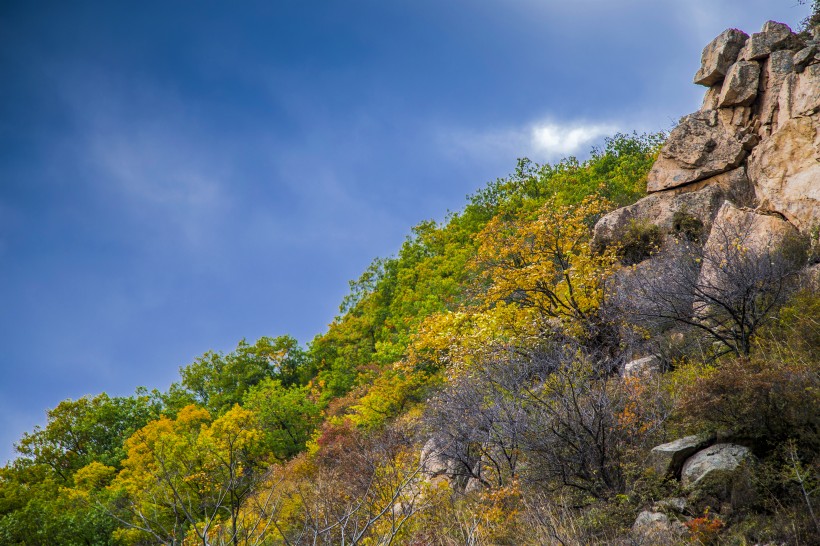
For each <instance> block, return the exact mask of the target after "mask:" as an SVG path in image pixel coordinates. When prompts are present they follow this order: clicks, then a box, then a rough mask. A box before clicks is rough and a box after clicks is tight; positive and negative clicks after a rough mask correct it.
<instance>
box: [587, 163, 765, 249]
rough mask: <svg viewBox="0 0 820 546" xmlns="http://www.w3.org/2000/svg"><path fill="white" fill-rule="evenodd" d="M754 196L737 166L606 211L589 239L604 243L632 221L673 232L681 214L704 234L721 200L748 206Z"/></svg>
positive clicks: (613, 239)
mask: <svg viewBox="0 0 820 546" xmlns="http://www.w3.org/2000/svg"><path fill="white" fill-rule="evenodd" d="M754 198H755V193H754V188H753V187H752V185H751V182H750V181H749V178H748V177H747V176H746V170H745V169H744V168H742V167H741V168H738V169H734V170H732V171H729V172H726V173H722V174H719V175H717V176H714V177H712V178H709V179H707V180H702V181H700V182H697V183H694V184H689V185H687V186H683V187H678V188H673V189H670V190H666V191H662V192H656V193H652V194H650V195H648V196H646V197H644V198H643V199H641V200H639V201H637V202H636V203H634V204H632V205H629V206H627V207H622V208H619V209H616V210H614V211H612V212H610V213H609V214H607V215H605V216H603V217H601V219H600V220H598V222H597V223H596V224H595V231H594V236H593V242H594V244H595V245H597V246H606V245H607V244H609V243H610V242H612V241H617V240H619V239H620V238H621V237H622V236H623V235H624V233H626V230H627V229H628V228H629V226H630V223H631V222H633V221H641V222H646V223H649V224H654V225H656V226H658V227H660V228H661V229H662V230H663V231H665V232H675V231H678V230H680V229H681V228H682V226H681V225H680V219H681V218H682V216H683V215H685V216H686V217H688V218H689V219H690V220H693V221H694V222H695V223H697V224H699V225H700V229H701V230H702V232H703V233H704V234H707V233H709V229H711V226H712V222H713V220H714V218H715V215H716V214H717V212H718V210H719V209H720V207H721V205H723V202H724V201H727V200H729V201H731V202H733V203H735V204H737V205H740V206H750V205H752V204H753V202H754Z"/></svg>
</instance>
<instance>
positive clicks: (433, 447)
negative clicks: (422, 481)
mask: <svg viewBox="0 0 820 546" xmlns="http://www.w3.org/2000/svg"><path fill="white" fill-rule="evenodd" d="M421 465H422V469H423V471H424V472H425V473H426V474H427V475H428V476H429V477H431V478H434V477H436V476H440V475H442V474H446V473H447V472H448V470H449V466H450V465H449V460H448V459H447V457H445V456H444V455H443V454H442V452H441V449H440V448H439V447H438V445H437V444H436V441H435V440H433V439H432V438H431V439H430V440H427V443H425V444H424V447H423V448H422V449H421Z"/></svg>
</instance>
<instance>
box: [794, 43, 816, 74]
mask: <svg viewBox="0 0 820 546" xmlns="http://www.w3.org/2000/svg"><path fill="white" fill-rule="evenodd" d="M816 53H817V46H816V45H814V44H809V45H808V46H806V47H804V48H803V49H801V50H800V51H798V52H797V53H795V54H794V56H793V57H792V63H793V64H794V69H795V71H797V72H803V70H804V69H805V68H806V66H808V65H809V64H811V63H813V62H814V60H815V58H814V55H815V54H816Z"/></svg>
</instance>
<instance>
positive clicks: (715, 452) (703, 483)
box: [681, 444, 756, 507]
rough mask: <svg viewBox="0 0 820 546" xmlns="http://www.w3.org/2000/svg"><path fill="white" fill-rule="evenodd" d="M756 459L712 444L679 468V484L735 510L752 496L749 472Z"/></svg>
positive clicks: (739, 449) (741, 450) (730, 446)
mask: <svg viewBox="0 0 820 546" xmlns="http://www.w3.org/2000/svg"><path fill="white" fill-rule="evenodd" d="M755 461H756V459H755V456H754V455H753V454H752V452H751V451H750V450H749V448H747V447H744V446H741V445H737V444H715V445H713V446H711V447H707V448H706V449H704V450H702V451H698V452H697V453H695V454H694V455H693V456H692V457H690V458H689V459H688V460H687V461H686V463H685V464H684V465H683V470H682V471H681V483H682V484H683V486H684V487H685V488H687V489H690V490H697V491H698V492H699V493H700V494H701V495H704V496H710V497H713V498H715V499H717V500H719V501H723V500H730V499H731V501H732V505H733V506H734V507H738V506H739V505H741V504H742V503H744V502H748V500H749V499H750V498H751V497H752V496H753V495H752V494H751V490H752V485H751V469H752V467H753V466H754V463H755Z"/></svg>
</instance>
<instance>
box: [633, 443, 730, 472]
mask: <svg viewBox="0 0 820 546" xmlns="http://www.w3.org/2000/svg"><path fill="white" fill-rule="evenodd" d="M714 441H715V438H714V436H699V435H696V436H687V437H685V438H680V439H678V440H675V441H674V442H669V443H667V444H662V445H659V446H657V447H654V448H652V451H650V452H649V461H650V463H651V464H652V467H653V468H654V469H655V471H656V472H657V473H658V474H660V475H661V476H678V475H680V472H681V468H682V467H683V463H684V462H686V459H688V458H689V457H691V456H692V455H694V454H695V453H697V452H698V451H700V450H702V449H703V448H705V447H707V446H708V445H709V444H711V443H712V442H714Z"/></svg>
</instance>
